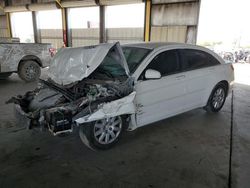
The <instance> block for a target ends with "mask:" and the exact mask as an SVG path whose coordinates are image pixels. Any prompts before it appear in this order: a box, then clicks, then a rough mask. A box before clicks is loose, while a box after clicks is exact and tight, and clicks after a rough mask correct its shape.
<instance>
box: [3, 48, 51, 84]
mask: <svg viewBox="0 0 250 188" xmlns="http://www.w3.org/2000/svg"><path fill="white" fill-rule="evenodd" d="M52 56H53V48H52V46H51V44H34V43H0V79H5V78H7V77H9V76H10V75H11V74H12V73H13V72H15V73H18V75H19V77H20V78H21V79H22V80H24V81H26V82H32V81H35V80H37V79H38V78H39V77H40V74H41V67H46V66H48V65H49V63H50V61H51V59H52Z"/></svg>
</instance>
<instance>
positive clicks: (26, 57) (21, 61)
mask: <svg viewBox="0 0 250 188" xmlns="http://www.w3.org/2000/svg"><path fill="white" fill-rule="evenodd" d="M28 60H32V61H35V62H36V63H37V64H38V65H39V66H40V67H42V62H41V60H40V59H39V58H38V57H37V56H34V55H27V56H24V57H23V58H22V59H21V60H20V62H19V64H18V70H19V67H20V65H21V64H22V63H23V62H25V61H28Z"/></svg>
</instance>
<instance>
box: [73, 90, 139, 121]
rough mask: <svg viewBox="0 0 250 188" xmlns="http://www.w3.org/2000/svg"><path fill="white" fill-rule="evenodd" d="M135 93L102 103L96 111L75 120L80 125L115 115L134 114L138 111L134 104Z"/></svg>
mask: <svg viewBox="0 0 250 188" xmlns="http://www.w3.org/2000/svg"><path fill="white" fill-rule="evenodd" d="M135 95H136V92H135V91H133V92H132V93H130V94H129V95H128V96H126V97H123V98H121V99H117V100H115V101H112V102H109V103H102V104H100V105H99V107H98V109H97V110H96V111H95V112H93V113H92V114H89V115H87V116H84V117H81V118H78V119H76V120H75V122H76V123H77V125H80V124H83V123H87V122H92V121H96V120H99V119H104V118H108V117H115V116H119V115H123V114H134V113H135V112H136V107H135V104H134V99H135Z"/></svg>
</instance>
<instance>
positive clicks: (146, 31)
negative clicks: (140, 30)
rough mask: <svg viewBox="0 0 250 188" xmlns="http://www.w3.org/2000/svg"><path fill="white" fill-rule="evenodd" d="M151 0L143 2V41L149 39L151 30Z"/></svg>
mask: <svg viewBox="0 0 250 188" xmlns="http://www.w3.org/2000/svg"><path fill="white" fill-rule="evenodd" d="M151 6H152V4H151V0H146V2H145V22H144V41H145V42H149V41H150V32H151Z"/></svg>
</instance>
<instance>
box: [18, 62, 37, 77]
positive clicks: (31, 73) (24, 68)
mask: <svg viewBox="0 0 250 188" xmlns="http://www.w3.org/2000/svg"><path fill="white" fill-rule="evenodd" d="M18 75H19V77H20V78H21V79H22V80H24V81H26V82H33V81H35V80H37V79H38V78H39V77H40V75H41V69H40V66H39V65H38V63H37V62H35V61H32V60H28V61H23V62H21V64H20V66H19V69H18Z"/></svg>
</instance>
